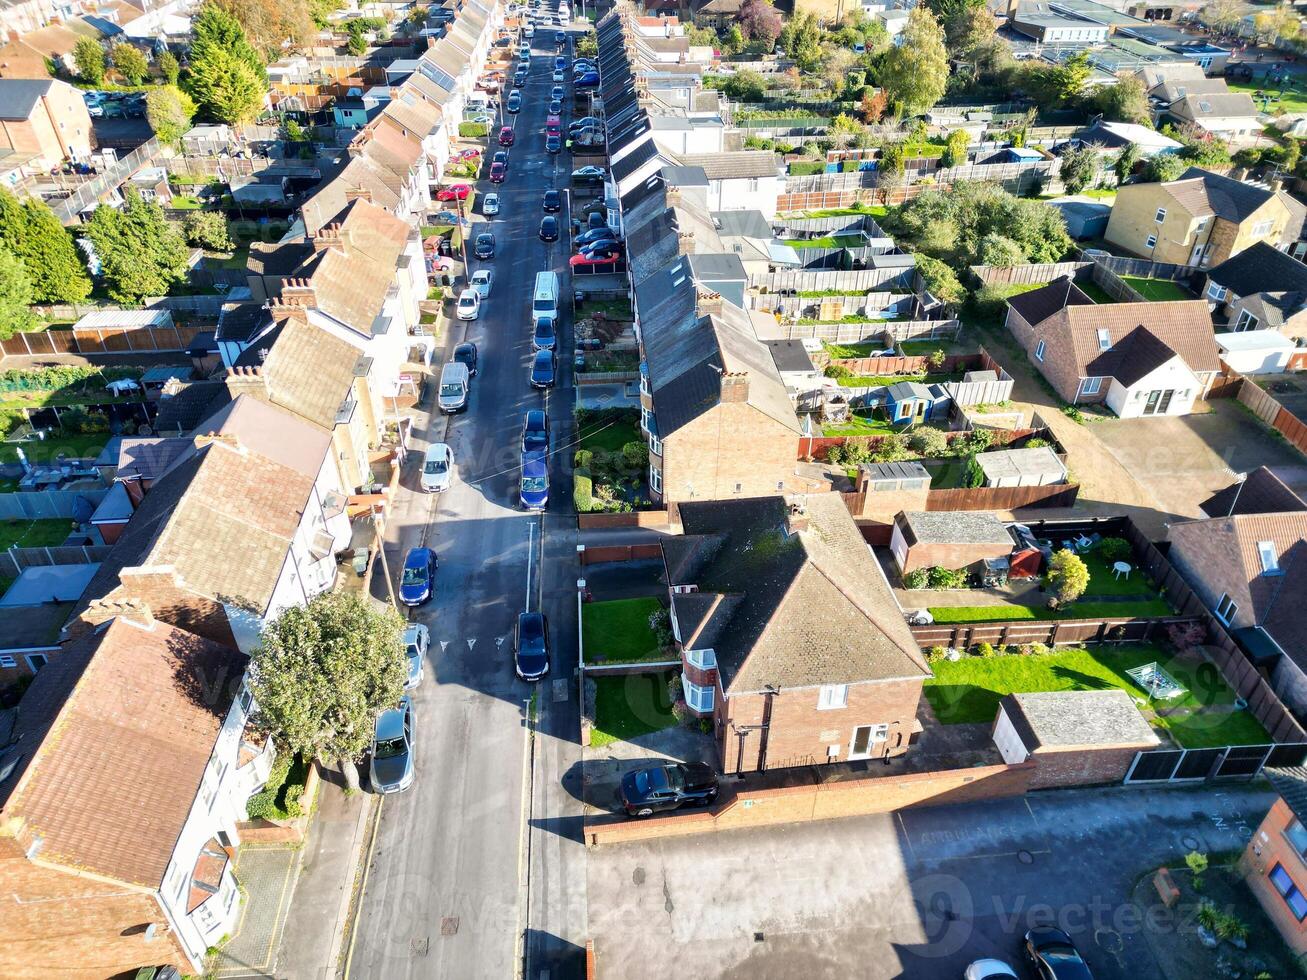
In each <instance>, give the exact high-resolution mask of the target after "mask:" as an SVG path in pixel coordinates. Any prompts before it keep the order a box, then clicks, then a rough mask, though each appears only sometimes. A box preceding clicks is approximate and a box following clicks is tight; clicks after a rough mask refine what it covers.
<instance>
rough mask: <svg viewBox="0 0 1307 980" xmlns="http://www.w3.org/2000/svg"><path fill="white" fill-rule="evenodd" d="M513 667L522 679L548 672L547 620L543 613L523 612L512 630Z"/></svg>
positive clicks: (532, 679) (529, 679)
mask: <svg viewBox="0 0 1307 980" xmlns="http://www.w3.org/2000/svg"><path fill="white" fill-rule="evenodd" d="M513 669H514V670H515V671H516V672H517V676H518V677H520V678H522V680H524V681H538V680H540V678H542V677H544V676H545V674H547V673H549V620H547V619H545V615H544V613H538V612H524V613H522V614H521V615H519V616H518V617H517V628H516V629H514V630H513Z"/></svg>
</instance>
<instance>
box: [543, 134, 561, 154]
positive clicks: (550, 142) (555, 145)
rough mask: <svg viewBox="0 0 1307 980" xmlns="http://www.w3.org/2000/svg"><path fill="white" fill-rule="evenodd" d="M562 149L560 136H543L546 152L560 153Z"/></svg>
mask: <svg viewBox="0 0 1307 980" xmlns="http://www.w3.org/2000/svg"><path fill="white" fill-rule="evenodd" d="M562 149H563V141H562V139H561V138H560V137H557V136H549V137H546V138H545V152H546V153H561V152H562Z"/></svg>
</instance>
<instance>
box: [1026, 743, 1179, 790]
mask: <svg viewBox="0 0 1307 980" xmlns="http://www.w3.org/2000/svg"><path fill="white" fill-rule="evenodd" d="M1155 748H1157V746H1156V745H1155V744H1154V743H1152V742H1149V743H1148V744H1146V745H1142V744H1141V745H1077V746H1074V747H1071V748H1066V749H1057V748H1038V749H1036V750H1035V751H1034V752H1032V753H1030V758H1031V759H1033V760H1034V761H1035V763H1036V767H1035V771H1034V773H1032V774H1031V777H1030V788H1031V789H1048V788H1050V787H1054V786H1092V785H1094V784H1096V783H1119V782H1121V780H1123V779H1125V774H1126V773H1127V772H1129V771H1130V765H1131V763H1133V762H1134V761H1135V755H1136V754H1138V753H1139V752H1142V751H1145V750H1147V749H1155Z"/></svg>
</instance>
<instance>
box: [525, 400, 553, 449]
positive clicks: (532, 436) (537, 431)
mask: <svg viewBox="0 0 1307 980" xmlns="http://www.w3.org/2000/svg"><path fill="white" fill-rule="evenodd" d="M548 449H549V416H548V415H546V414H545V410H544V409H542V408H533V409H531V411H529V412H527V413H526V415H524V416H523V417H522V452H524V453H533V452H540V451H542V450H544V451H548Z"/></svg>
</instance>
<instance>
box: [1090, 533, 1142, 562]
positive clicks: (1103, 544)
mask: <svg viewBox="0 0 1307 980" xmlns="http://www.w3.org/2000/svg"><path fill="white" fill-rule="evenodd" d="M1094 550H1095V551H1096V552H1098V557H1100V558H1102V559H1103V561H1105V562H1107V563H1108V564H1109V565H1110V564H1112V563H1113V562H1118V561H1125V560H1127V559H1129V558H1133V557H1134V549H1133V548H1131V547H1130V542H1129V541H1127V540H1126V539H1125V538H1103V540H1101V541H1099V542H1098V544H1096V545H1095V546H1094Z"/></svg>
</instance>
